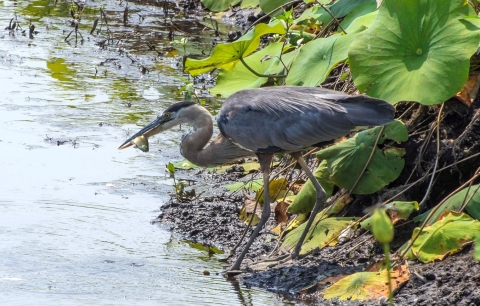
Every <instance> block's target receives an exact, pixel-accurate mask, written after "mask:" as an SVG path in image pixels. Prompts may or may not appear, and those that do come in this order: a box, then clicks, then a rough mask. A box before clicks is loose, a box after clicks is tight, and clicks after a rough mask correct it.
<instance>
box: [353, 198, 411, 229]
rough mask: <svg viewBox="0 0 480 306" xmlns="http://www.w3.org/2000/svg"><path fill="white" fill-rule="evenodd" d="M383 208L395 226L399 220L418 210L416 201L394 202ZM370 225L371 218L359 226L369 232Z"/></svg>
mask: <svg viewBox="0 0 480 306" xmlns="http://www.w3.org/2000/svg"><path fill="white" fill-rule="evenodd" d="M383 208H384V209H385V211H386V212H387V213H388V215H389V216H390V219H392V223H393V224H396V223H397V222H398V221H399V220H402V219H407V218H408V217H409V216H410V214H411V213H412V212H413V211H414V210H418V208H419V207H418V202H416V201H413V202H400V201H395V202H391V203H388V204H385V205H384V206H383ZM371 224H372V217H369V218H367V219H365V220H363V221H362V222H361V223H360V225H361V226H362V227H363V228H364V229H366V230H370V227H371Z"/></svg>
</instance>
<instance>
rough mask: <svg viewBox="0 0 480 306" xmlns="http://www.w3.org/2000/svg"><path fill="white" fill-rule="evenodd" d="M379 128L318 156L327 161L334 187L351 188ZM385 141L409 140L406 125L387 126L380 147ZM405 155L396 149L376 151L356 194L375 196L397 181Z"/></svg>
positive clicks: (354, 191)
mask: <svg viewBox="0 0 480 306" xmlns="http://www.w3.org/2000/svg"><path fill="white" fill-rule="evenodd" d="M380 129H381V128H380V127H376V128H373V129H368V130H365V131H363V132H360V133H358V134H356V135H355V136H354V137H352V138H350V139H347V140H345V141H343V142H341V143H339V144H336V145H334V146H332V147H329V148H326V149H323V150H321V151H320V152H318V153H317V158H318V159H320V160H322V159H326V160H327V162H328V171H329V172H330V173H331V176H330V177H331V179H332V181H333V182H334V184H335V185H337V186H339V187H341V188H347V189H350V188H352V186H353V184H354V183H355V181H356V180H357V178H358V177H359V176H360V173H361V171H362V170H363V168H364V166H365V164H366V162H367V161H368V158H369V156H370V154H371V152H372V150H373V145H374V144H375V140H376V139H377V136H378V133H379V132H380ZM386 139H392V140H394V141H396V142H397V143H400V142H402V141H405V140H407V139H408V133H407V129H406V127H405V125H404V124H403V123H402V122H401V121H398V120H395V121H392V122H390V123H389V124H388V125H386V126H385V129H384V132H383V135H382V136H381V137H380V139H379V142H378V144H383V143H384V141H385V140H386ZM404 154H405V150H404V149H400V148H396V147H386V148H384V149H383V150H380V149H379V148H378V147H377V148H375V153H374V155H373V157H372V159H371V161H370V164H369V165H368V167H367V170H366V171H365V173H364V174H363V175H362V178H361V179H360V181H359V183H358V185H357V187H355V190H353V193H354V194H370V193H374V192H376V191H378V190H380V189H381V188H383V187H384V186H386V185H387V184H389V183H390V182H392V181H394V180H395V179H396V178H397V177H398V176H399V175H400V172H401V171H402V169H403V166H404V164H405V161H404V160H403V158H402V156H403V155H404Z"/></svg>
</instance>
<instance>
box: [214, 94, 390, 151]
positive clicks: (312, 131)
mask: <svg viewBox="0 0 480 306" xmlns="http://www.w3.org/2000/svg"><path fill="white" fill-rule="evenodd" d="M290 88H291V90H290V91H286V90H285V87H269V88H261V89H248V90H242V91H239V92H237V93H235V94H234V95H232V96H230V97H229V98H228V99H227V100H226V101H225V103H224V105H223V107H222V109H221V110H220V113H219V115H218V117H217V123H218V126H219V128H220V130H221V132H222V134H223V135H224V136H225V137H226V138H228V139H230V140H232V142H234V143H236V144H238V145H239V146H241V147H242V148H245V149H248V150H251V151H253V152H259V153H261V152H280V151H287V152H293V151H299V150H302V149H304V148H308V147H311V146H314V145H315V144H317V143H321V142H325V141H330V140H333V139H336V138H339V137H342V136H345V135H346V134H348V133H349V132H350V131H351V130H352V129H354V128H355V127H357V126H373V125H383V124H386V123H388V122H390V121H392V120H393V116H394V108H393V106H391V105H390V104H388V103H387V102H385V101H382V100H378V99H374V98H370V97H367V96H362V95H359V96H350V95H347V94H344V93H342V92H337V91H332V90H327V89H322V88H318V87H290Z"/></svg>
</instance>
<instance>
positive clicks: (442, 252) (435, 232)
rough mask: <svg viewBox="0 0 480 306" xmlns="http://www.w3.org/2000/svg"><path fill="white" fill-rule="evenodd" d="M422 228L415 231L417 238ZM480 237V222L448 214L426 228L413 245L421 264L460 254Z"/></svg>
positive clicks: (464, 216) (451, 213) (460, 214)
mask: <svg viewBox="0 0 480 306" xmlns="http://www.w3.org/2000/svg"><path fill="white" fill-rule="evenodd" d="M419 230H420V228H418V227H417V228H416V229H415V230H414V231H413V234H412V237H415V236H416V235H417V233H418V231H419ZM479 235H480V221H478V220H474V219H472V217H470V216H469V215H467V214H465V213H457V212H447V213H446V214H445V215H443V216H442V217H441V218H440V220H438V221H437V222H435V223H434V224H432V225H430V226H426V227H425V228H424V229H423V231H422V232H421V233H420V235H419V236H418V238H417V240H415V242H414V243H413V245H412V252H413V254H414V255H415V256H416V257H417V258H418V260H420V261H421V262H424V263H427V262H432V261H435V260H443V259H444V258H445V257H446V256H447V255H451V254H455V253H458V252H459V251H461V250H462V249H463V247H464V246H465V245H467V244H470V243H472V242H473V241H475V239H476V238H477V237H478V236H479Z"/></svg>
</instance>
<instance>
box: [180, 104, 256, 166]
mask: <svg viewBox="0 0 480 306" xmlns="http://www.w3.org/2000/svg"><path fill="white" fill-rule="evenodd" d="M189 115H191V116H189V118H187V119H186V122H188V123H189V124H190V125H191V126H192V128H193V131H192V132H191V133H189V134H187V135H185V136H184V137H183V139H182V143H181V144H180V150H181V153H182V155H183V157H185V158H186V159H187V160H189V161H190V162H192V163H194V164H195V165H198V166H201V167H215V166H219V165H224V164H227V163H231V162H232V161H234V160H236V159H238V158H241V157H246V156H251V155H252V153H251V152H248V151H246V150H243V149H241V148H239V147H237V146H236V145H234V144H233V143H232V142H231V141H230V140H228V139H227V138H225V137H223V136H222V135H221V134H220V135H218V136H217V137H216V138H215V139H214V140H213V141H212V142H211V143H210V144H209V145H208V146H207V144H208V142H209V141H210V139H211V138H212V135H213V119H212V115H210V113H209V112H208V111H207V110H206V109H205V108H203V107H201V106H197V107H196V108H195V111H193V112H190V113H189Z"/></svg>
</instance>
